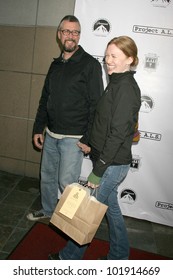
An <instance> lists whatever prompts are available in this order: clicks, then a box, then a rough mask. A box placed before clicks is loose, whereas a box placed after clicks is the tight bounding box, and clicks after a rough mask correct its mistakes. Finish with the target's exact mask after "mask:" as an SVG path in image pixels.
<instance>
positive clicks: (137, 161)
mask: <svg viewBox="0 0 173 280" xmlns="http://www.w3.org/2000/svg"><path fill="white" fill-rule="evenodd" d="M140 166H141V158H140V157H139V156H138V155H133V156H132V162H131V164H130V170H131V171H132V172H135V171H138V170H139V168H140Z"/></svg>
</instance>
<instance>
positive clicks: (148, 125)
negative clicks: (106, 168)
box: [74, 0, 173, 226]
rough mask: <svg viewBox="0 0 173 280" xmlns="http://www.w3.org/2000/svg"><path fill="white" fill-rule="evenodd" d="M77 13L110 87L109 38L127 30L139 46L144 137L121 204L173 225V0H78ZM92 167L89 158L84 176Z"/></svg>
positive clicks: (138, 214) (135, 153) (85, 40)
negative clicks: (107, 71)
mask: <svg viewBox="0 0 173 280" xmlns="http://www.w3.org/2000/svg"><path fill="white" fill-rule="evenodd" d="M74 14H75V15H76V16H77V17H78V18H79V20H80V22H81V27H82V33H81V40H80V44H81V45H82V47H83V48H84V49H85V50H86V51H87V52H89V53H90V54H91V55H93V56H94V57H96V58H97V59H98V60H99V61H100V63H101V65H102V67H103V79H104V84H105V86H106V84H107V77H106V74H105V70H104V69H105V65H104V63H103V58H104V51H105V48H106V45H107V43H108V41H109V40H110V39H112V38H113V37H116V36H120V35H128V36H130V37H132V38H133V39H134V40H135V42H136V44H137V46H138V49H139V60H140V63H139V65H138V67H137V69H136V70H137V73H136V75H135V77H136V80H137V82H138V84H139V86H140V88H141V93H142V97H141V98H142V100H141V101H142V105H141V109H140V114H139V130H140V136H141V139H140V142H139V143H138V144H137V145H133V147H132V153H133V160H132V163H131V168H130V171H129V173H128V176H127V178H126V179H125V181H124V182H123V184H122V185H121V186H120V188H119V194H118V195H119V203H120V206H121V210H122V213H123V215H126V216H130V217H134V218H139V219H145V220H148V221H152V222H156V223H160V224H164V225H169V226H173V124H172V120H173V74H172V66H173V51H172V49H173V1H170V0H167V1H166V0H131V1H129V0H125V1H119V0H76V4H75V11H74ZM91 169H92V163H91V161H90V160H89V158H85V159H84V162H83V166H82V172H81V180H84V181H85V180H86V178H87V176H88V174H89V172H90V171H91Z"/></svg>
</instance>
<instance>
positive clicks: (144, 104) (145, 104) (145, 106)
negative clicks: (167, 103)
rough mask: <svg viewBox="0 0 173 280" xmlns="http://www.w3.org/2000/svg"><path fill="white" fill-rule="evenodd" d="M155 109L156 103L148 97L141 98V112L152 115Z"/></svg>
mask: <svg viewBox="0 0 173 280" xmlns="http://www.w3.org/2000/svg"><path fill="white" fill-rule="evenodd" d="M153 108H154V102H153V100H152V98H151V97H149V96H147V95H143V96H141V108H140V112H143V113H150V112H151V110H152V109H153Z"/></svg>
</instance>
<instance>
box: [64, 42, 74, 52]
mask: <svg viewBox="0 0 173 280" xmlns="http://www.w3.org/2000/svg"><path fill="white" fill-rule="evenodd" d="M67 41H72V42H74V43H75V45H74V46H73V47H67V46H66V42H67ZM76 47H77V45H76V41H75V40H73V39H71V40H66V41H65V42H64V44H63V50H64V51H65V52H69V53H71V52H74V51H75V49H76Z"/></svg>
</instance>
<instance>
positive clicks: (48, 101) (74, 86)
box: [33, 46, 103, 144]
mask: <svg viewBox="0 0 173 280" xmlns="http://www.w3.org/2000/svg"><path fill="white" fill-rule="evenodd" d="M102 93H103V81H102V69H101V65H100V63H99V62H98V61H97V60H96V59H95V58H94V57H93V56H91V55H90V54H88V53H87V52H85V51H84V49H83V48H82V47H81V46H79V49H78V50H77V51H76V52H75V53H74V54H73V55H72V56H71V58H70V59H68V61H64V60H63V58H62V54H61V55H60V57H58V58H57V59H54V61H53V62H52V63H51V65H50V68H49V71H48V74H47V76H46V79H45V84H44V87H43V91H42V95H41V98H40V102H39V107H38V111H37V115H36V119H35V123H34V127H33V135H34V134H42V133H43V131H44V129H45V127H46V126H47V127H48V129H49V130H50V131H51V132H54V133H56V134H64V135H83V137H82V138H81V140H80V141H81V142H82V143H85V144H87V143H88V136H89V134H90V130H91V126H92V122H93V119H94V113H95V108H96V104H97V102H98V100H99V98H100V97H101V94H102Z"/></svg>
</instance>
